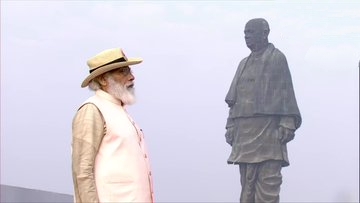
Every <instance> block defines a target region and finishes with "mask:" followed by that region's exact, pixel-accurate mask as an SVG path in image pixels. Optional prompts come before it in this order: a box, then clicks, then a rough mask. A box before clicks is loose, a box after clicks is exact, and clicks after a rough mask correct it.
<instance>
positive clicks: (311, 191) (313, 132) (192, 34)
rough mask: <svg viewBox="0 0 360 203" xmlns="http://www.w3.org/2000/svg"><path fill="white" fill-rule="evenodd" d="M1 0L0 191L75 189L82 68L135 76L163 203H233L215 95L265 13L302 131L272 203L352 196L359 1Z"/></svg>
mask: <svg viewBox="0 0 360 203" xmlns="http://www.w3.org/2000/svg"><path fill="white" fill-rule="evenodd" d="M291 2H292V3H286V2H283V1H147V2H141V1H136V2H127V1H106V2H105V1H91V2H90V1H33V2H32V1H1V184H8V185H15V186H21V187H28V188H34V189H41V190H50V191H55V192H60V193H67V194H72V193H73V185H72V176H71V151H70V150H71V122H72V119H73V116H74V114H75V112H76V110H77V108H78V107H79V105H80V104H81V103H82V102H83V101H84V100H85V99H86V98H88V97H89V96H91V95H92V94H93V93H92V92H90V91H89V90H88V89H86V88H85V89H82V88H80V84H81V82H82V81H83V79H84V78H85V77H86V76H87V74H88V67H87V65H86V61H87V60H88V59H89V58H90V57H92V56H93V55H95V54H96V53H98V52H100V51H102V50H105V49H108V48H115V47H121V48H123V49H124V52H125V54H126V55H127V56H128V57H141V58H143V59H144V62H143V63H141V64H139V65H136V66H134V67H133V71H134V74H135V77H136V79H135V80H136V93H137V97H138V102H137V103H136V104H135V105H134V106H131V107H129V111H130V113H131V114H132V116H133V117H134V119H135V120H136V121H137V122H138V124H139V125H140V126H141V127H142V128H143V130H144V132H145V138H146V140H147V143H148V148H149V151H150V155H151V161H152V169H153V174H154V184H155V195H156V200H157V201H159V202H170V201H177V202H184V201H192V202H194V201H203V202H225V201H227V202H236V201H238V199H239V194H240V189H241V187H240V182H239V178H240V175H239V171H238V167H237V166H234V165H227V163H226V160H227V158H228V156H229V153H230V146H228V145H227V144H226V142H225V137H224V133H225V128H224V127H225V122H226V118H227V113H228V108H227V105H226V104H225V102H224V97H225V95H226V92H227V90H228V88H229V85H230V82H231V80H232V78H233V76H234V73H235V71H236V68H237V66H238V63H239V62H240V60H241V59H242V58H244V57H246V56H247V55H249V53H250V51H249V50H248V48H247V47H246V45H245V42H244V34H243V30H244V26H245V23H246V22H247V21H248V20H250V19H251V18H255V17H263V18H265V19H266V20H267V21H268V22H269V24H270V29H271V31H270V35H269V40H270V42H272V43H273V44H274V45H275V47H277V48H279V49H280V50H281V51H282V52H283V53H284V54H285V55H286V57H287V60H288V64H289V67H290V71H291V74H292V78H293V83H294V88H295V93H296V97H297V100H298V105H299V108H300V111H301V114H302V117H303V124H302V126H301V127H300V129H298V131H297V132H296V137H295V139H294V140H293V141H292V142H291V143H290V144H289V145H288V151H289V159H290V166H289V167H286V168H283V171H282V172H283V184H282V186H281V196H280V198H281V201H283V202H305V201H308V202H335V201H337V202H339V201H342V202H344V201H353V202H355V201H359V60H360V24H359V22H360V2H359V1H341V3H338V2H340V1H301V2H304V3H296V2H295V1H291Z"/></svg>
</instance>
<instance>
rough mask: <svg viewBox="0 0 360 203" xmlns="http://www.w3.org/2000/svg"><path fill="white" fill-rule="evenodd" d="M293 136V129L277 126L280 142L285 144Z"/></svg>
mask: <svg viewBox="0 0 360 203" xmlns="http://www.w3.org/2000/svg"><path fill="white" fill-rule="evenodd" d="M294 136H295V130H293V129H290V128H285V127H283V126H280V127H279V137H280V143H281V144H286V143H288V142H290V141H291V140H293V139H294Z"/></svg>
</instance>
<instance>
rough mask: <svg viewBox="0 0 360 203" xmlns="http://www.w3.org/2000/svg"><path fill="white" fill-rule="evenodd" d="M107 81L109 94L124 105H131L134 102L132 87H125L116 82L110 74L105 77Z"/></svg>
mask: <svg viewBox="0 0 360 203" xmlns="http://www.w3.org/2000/svg"><path fill="white" fill-rule="evenodd" d="M107 83H108V85H109V89H108V91H109V94H111V95H112V96H113V97H115V98H117V99H119V100H120V101H121V102H122V103H124V104H125V105H132V104H134V103H135V102H136V98H135V89H134V88H133V87H129V88H127V87H126V84H125V85H121V84H119V83H117V82H116V81H115V80H114V79H113V78H112V77H111V76H110V77H108V78H107Z"/></svg>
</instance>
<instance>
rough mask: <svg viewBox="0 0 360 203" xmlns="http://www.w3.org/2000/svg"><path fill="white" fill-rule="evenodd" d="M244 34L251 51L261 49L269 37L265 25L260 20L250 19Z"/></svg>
mask: <svg viewBox="0 0 360 203" xmlns="http://www.w3.org/2000/svg"><path fill="white" fill-rule="evenodd" d="M244 34H245V42H246V45H247V47H248V48H249V49H250V50H251V51H257V50H259V49H261V48H262V47H263V45H264V42H265V41H266V38H267V35H266V33H265V30H264V27H263V25H262V24H261V23H260V22H258V21H249V22H248V23H247V24H246V26H245V30H244Z"/></svg>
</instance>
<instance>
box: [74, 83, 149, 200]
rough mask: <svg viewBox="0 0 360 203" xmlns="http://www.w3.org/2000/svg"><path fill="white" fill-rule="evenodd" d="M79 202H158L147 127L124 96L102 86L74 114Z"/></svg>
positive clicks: (75, 184)
mask: <svg viewBox="0 0 360 203" xmlns="http://www.w3.org/2000/svg"><path fill="white" fill-rule="evenodd" d="M72 150H73V151H72V159H73V180H74V189H75V195H74V198H75V201H76V202H153V200H154V198H153V185H152V176H151V170H150V164H149V161H148V154H147V151H146V147H145V142H144V137H143V134H142V131H141V130H140V129H139V128H138V126H137V125H136V124H135V122H134V121H133V120H132V119H131V117H130V116H129V115H128V113H127V112H126V110H125V109H124V107H123V106H121V104H120V102H119V101H118V100H116V99H115V98H113V97H112V96H111V95H109V94H107V93H106V92H104V91H101V90H98V91H97V92H96V95H95V96H93V97H91V98H89V99H88V100H87V101H86V102H85V104H84V105H83V106H82V107H80V109H79V111H78V112H77V114H76V115H75V118H74V120H73V143H72Z"/></svg>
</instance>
